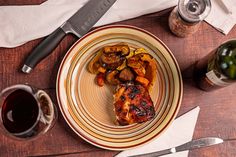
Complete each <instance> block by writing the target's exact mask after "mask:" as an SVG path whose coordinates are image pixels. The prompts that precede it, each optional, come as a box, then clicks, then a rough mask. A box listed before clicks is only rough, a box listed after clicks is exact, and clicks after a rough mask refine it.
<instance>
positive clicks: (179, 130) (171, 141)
mask: <svg viewBox="0 0 236 157" xmlns="http://www.w3.org/2000/svg"><path fill="white" fill-rule="evenodd" d="M199 110H200V108H199V107H196V108H194V109H192V110H191V111H189V112H187V113H185V114H184V115H182V116H180V117H178V118H177V119H175V120H174V122H173V123H172V124H171V126H170V127H169V128H168V129H167V130H166V131H165V132H164V133H163V134H162V135H161V136H160V137H158V138H156V139H155V140H153V141H151V142H150V143H148V144H146V145H143V146H140V147H137V148H135V149H130V150H125V151H123V152H121V153H119V154H118V155H117V156H116V157H127V156H131V155H138V154H144V153H151V152H155V151H158V150H163V149H167V148H171V147H175V146H178V145H181V144H183V143H185V142H189V141H191V140H192V136H193V132H194V128H195V124H196V122H197V118H198V113H199ZM187 156H188V151H184V152H179V153H175V154H169V155H166V157H187Z"/></svg>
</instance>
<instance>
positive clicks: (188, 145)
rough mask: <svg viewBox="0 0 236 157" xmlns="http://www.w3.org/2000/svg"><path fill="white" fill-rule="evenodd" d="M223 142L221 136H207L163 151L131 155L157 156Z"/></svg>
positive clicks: (141, 156) (136, 156) (142, 156)
mask: <svg viewBox="0 0 236 157" xmlns="http://www.w3.org/2000/svg"><path fill="white" fill-rule="evenodd" d="M222 142H224V140H223V139H221V138H217V137H206V138H200V139H196V140H192V141H190V142H187V143H184V144H182V145H179V146H177V147H173V148H170V149H165V150H161V151H157V152H153V153H147V154H141V155H135V156H130V157H157V156H162V155H167V154H173V153H177V152H181V151H186V150H192V149H198V148H203V147H208V146H212V145H216V144H220V143H222Z"/></svg>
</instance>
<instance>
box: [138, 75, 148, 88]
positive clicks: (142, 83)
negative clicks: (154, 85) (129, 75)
mask: <svg viewBox="0 0 236 157" xmlns="http://www.w3.org/2000/svg"><path fill="white" fill-rule="evenodd" d="M135 81H137V82H138V83H140V84H141V85H143V86H144V87H148V84H149V81H148V79H146V78H145V77H140V76H137V77H136V79H135Z"/></svg>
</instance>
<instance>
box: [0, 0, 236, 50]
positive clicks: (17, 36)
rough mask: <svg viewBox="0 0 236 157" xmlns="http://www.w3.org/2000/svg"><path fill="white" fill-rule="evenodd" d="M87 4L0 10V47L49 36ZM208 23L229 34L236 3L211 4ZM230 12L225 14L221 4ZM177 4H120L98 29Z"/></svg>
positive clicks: (127, 0)
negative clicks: (229, 9)
mask: <svg viewBox="0 0 236 157" xmlns="http://www.w3.org/2000/svg"><path fill="white" fill-rule="evenodd" d="M87 1H88V0H47V1H46V2H44V3H42V4H41V5H21V6H0V19H2V21H1V22H0V47H9V48H10V47H16V46H19V45H22V44H24V43H26V42H28V41H30V40H34V39H37V38H41V37H44V36H47V35H48V34H50V33H51V32H53V31H54V30H55V29H56V28H58V27H59V26H60V25H62V24H63V23H64V22H65V21H66V20H67V19H68V18H69V17H71V16H72V15H73V14H74V13H75V12H76V11H77V10H78V9H80V8H81V7H82V6H83V5H84V4H85V3H86V2H87ZM211 1H212V10H211V13H210V15H209V16H208V17H207V19H206V21H207V22H208V23H209V24H211V25H212V26H214V27H215V28H216V29H218V30H219V31H221V32H223V33H224V34H227V33H228V32H229V31H230V30H231V29H232V27H233V26H234V25H235V23H236V1H235V0H211ZM219 1H223V2H225V4H226V6H228V8H231V11H232V14H229V13H226V12H225V11H224V7H222V3H219ZM177 3H178V0H117V2H116V3H115V4H114V5H113V6H112V7H111V8H110V10H108V12H107V13H106V14H105V15H104V16H103V17H102V18H101V19H100V20H99V21H98V22H97V24H96V25H95V26H101V25H105V24H110V23H113V22H117V21H122V20H126V19H131V18H134V17H138V16H141V15H144V14H149V13H153V12H158V11H161V10H164V9H167V8H170V7H173V6H175V5H177Z"/></svg>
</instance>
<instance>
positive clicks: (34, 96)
mask: <svg viewBox="0 0 236 157" xmlns="http://www.w3.org/2000/svg"><path fill="white" fill-rule="evenodd" d="M56 119H57V109H56V107H55V105H54V104H53V103H52V100H51V99H50V97H49V95H48V94H47V93H46V92H45V91H43V90H39V89H36V88H33V87H32V86H30V85H25V84H17V85H13V86H10V87H7V88H5V89H3V90H2V92H1V93H0V128H1V129H2V131H3V132H4V133H5V134H6V135H7V136H10V137H12V138H14V139H18V140H25V139H34V138H35V137H38V136H39V135H42V134H44V133H46V132H47V131H48V130H49V129H50V128H52V126H53V125H54V123H55V121H56Z"/></svg>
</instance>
